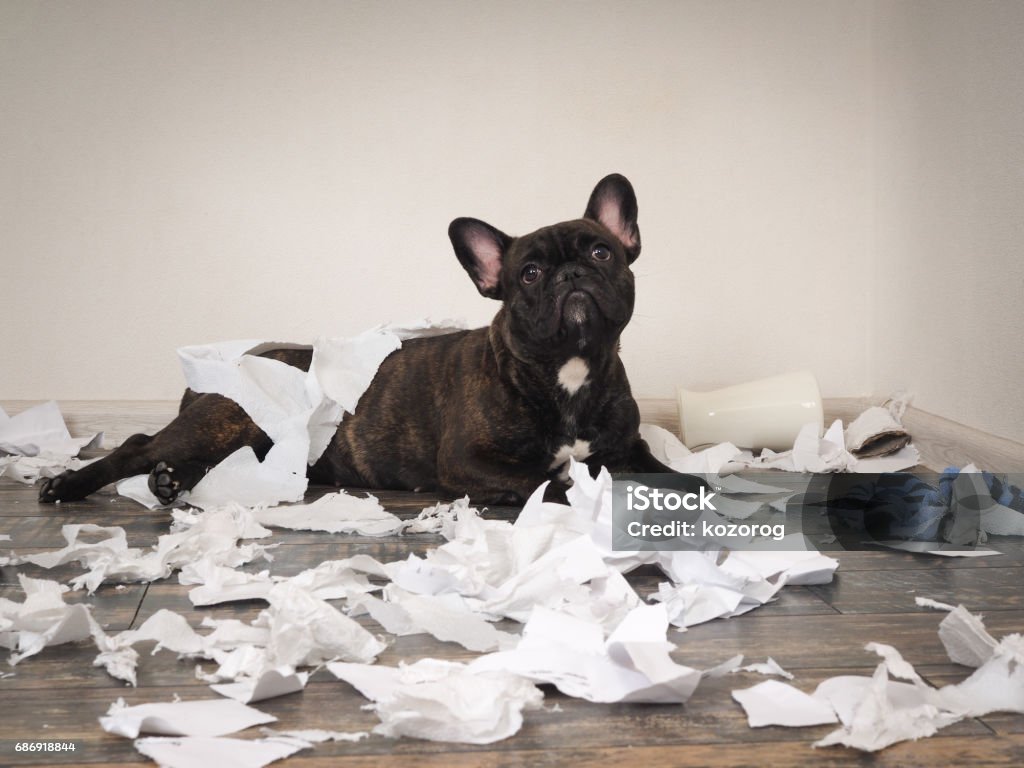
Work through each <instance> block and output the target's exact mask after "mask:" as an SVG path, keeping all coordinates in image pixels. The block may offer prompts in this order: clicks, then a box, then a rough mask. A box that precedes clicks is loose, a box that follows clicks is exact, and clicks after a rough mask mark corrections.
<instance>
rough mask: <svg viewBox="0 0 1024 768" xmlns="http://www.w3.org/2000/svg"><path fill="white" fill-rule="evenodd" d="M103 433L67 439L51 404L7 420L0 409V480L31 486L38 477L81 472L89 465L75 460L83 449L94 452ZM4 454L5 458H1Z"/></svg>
mask: <svg viewBox="0 0 1024 768" xmlns="http://www.w3.org/2000/svg"><path fill="white" fill-rule="evenodd" d="M102 442H103V433H102V432H100V433H97V434H95V435H92V436H90V437H71V433H70V432H68V428H67V425H66V424H65V423H64V417H63V416H62V415H61V412H60V407H59V406H58V405H57V403H56V402H54V401H53V400H51V401H49V402H46V403H41V404H39V405H35V406H32V407H31V408H26V409H25V410H24V411H22V412H21V413H19V414H17V415H15V416H8V415H7V414H6V413H5V412H4V409H3V408H0V478H3V477H7V478H10V479H11V480H14V481H15V482H19V483H25V484H26V485H32V484H33V483H34V482H36V480H38V479H39V478H40V477H56V476H57V475H59V474H60V473H61V472H63V471H64V470H66V469H81V468H82V467H84V466H85V465H86V464H89V463H90V461H94V460H90V461H83V460H81V459H77V458H75V457H76V456H77V455H78V452H79V451H81V450H82V449H83V448H98V447H99V446H100V444H101V443H102ZM5 454H7V455H5Z"/></svg>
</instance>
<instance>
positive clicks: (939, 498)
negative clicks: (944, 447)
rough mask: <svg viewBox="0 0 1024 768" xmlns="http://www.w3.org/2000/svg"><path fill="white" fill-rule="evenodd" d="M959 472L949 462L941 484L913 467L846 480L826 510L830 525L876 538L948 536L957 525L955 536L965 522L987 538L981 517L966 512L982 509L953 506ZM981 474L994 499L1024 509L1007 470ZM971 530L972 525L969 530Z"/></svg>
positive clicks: (1022, 493)
mask: <svg viewBox="0 0 1024 768" xmlns="http://www.w3.org/2000/svg"><path fill="white" fill-rule="evenodd" d="M959 474H960V469H959V468H958V467H947V468H946V469H945V470H943V472H942V474H941V475H940V476H939V480H938V484H937V485H931V484H929V483H926V482H925V481H924V480H922V479H921V478H920V477H918V476H917V475H914V474H911V473H909V472H889V473H886V474H881V475H875V476H870V477H869V476H865V478H864V482H861V483H856V482H855V483H854V484H852V485H851V484H849V483H848V482H844V483H842V485H840V486H838V487H839V488H840V489H841V493H838V494H837V495H836V496H830V498H829V500H828V502H827V508H828V511H827V514H828V516H829V520H830V522H831V523H832V525H833V526H837V527H838V528H839V529H841V530H836V529H835V528H834V529H833V530H834V532H835V533H837V534H839V533H842V532H852V531H863V532H867V533H868V534H869V535H870V536H871V537H872V538H874V539H875V540H878V541H883V540H887V539H903V540H908V541H931V542H943V541H950V540H951V539H950V533H951V532H952V531H953V530H954V529H955V528H957V529H959V530H958V531H957V534H956V536H960V535H963V527H964V525H965V524H966V525H967V526H972V525H977V526H978V531H977V534H978V538H979V539H981V540H983V536H982V533H981V530H980V517H978V518H977V521H976V522H973V523H972V522H971V520H970V518H969V517H966V518H965V517H963V515H965V514H966V515H978V510H977V509H966V508H965V509H960V508H957V509H954V508H953V504H952V501H953V483H954V482H955V481H956V478H957V477H958V476H959ZM982 477H983V478H984V481H985V485H986V487H987V488H988V491H989V493H991V495H992V498H993V500H995V501H996V502H997V503H999V504H1002V505H1004V506H1006V507H1009V508H1010V509H1013V510H1016V511H1017V512H1020V513H1021V514H1024V491H1022V490H1021V489H1020V488H1019V487H1017V486H1015V485H1013V484H1011V483H1010V481H1009V479H1008V478H1007V477H1006V476H1005V475H996V474H993V473H991V472H983V473H982ZM958 506H961V507H962V506H963V505H958ZM958 516H960V517H959V520H958V524H957V525H954V521H957V517H958ZM969 531H970V528H969V527H968V535H969ZM954 538H955V536H954ZM956 543H961V542H959V541H958V542H956Z"/></svg>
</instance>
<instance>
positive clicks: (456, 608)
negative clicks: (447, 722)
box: [349, 584, 519, 653]
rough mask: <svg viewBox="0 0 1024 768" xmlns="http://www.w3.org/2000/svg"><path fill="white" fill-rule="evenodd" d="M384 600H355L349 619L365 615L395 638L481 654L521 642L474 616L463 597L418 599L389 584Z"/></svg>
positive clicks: (366, 596)
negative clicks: (420, 638) (419, 637)
mask: <svg viewBox="0 0 1024 768" xmlns="http://www.w3.org/2000/svg"><path fill="white" fill-rule="evenodd" d="M384 596H385V597H386V598H387V602H385V601H384V600H380V599H378V598H376V597H373V596H372V595H368V594H367V595H363V596H361V597H359V598H356V599H354V600H352V606H353V609H352V611H350V613H349V615H350V616H357V615H359V614H360V613H361V612H363V611H365V612H366V613H368V614H369V615H370V616H371V617H372V618H373V619H374V621H376V622H377V623H378V624H380V625H381V626H382V627H384V629H385V630H387V631H388V632H390V633H392V634H394V635H399V636H402V635H416V634H421V633H427V634H429V635H432V636H433V637H435V638H437V639H438V640H441V641H442V642H453V643H458V644H459V645H461V646H462V647H463V648H466V649H468V650H470V651H477V652H481V653H482V652H486V651H493V650H497V649H498V648H509V647H512V646H513V645H515V644H516V643H517V642H518V641H519V636H518V635H513V634H510V633H508V632H502V631H501V630H499V629H496V628H495V627H494V625H493V624H491V623H489V622H488V621H486V620H485V619H484V618H483V617H482V616H481V615H480V614H479V613H477V612H474V611H473V610H472V609H471V608H470V607H469V605H468V604H467V603H466V601H465V600H464V599H463V598H462V597H461V596H460V595H457V594H452V593H447V594H442V595H417V594H413V593H411V592H406V591H405V590H403V589H401V588H399V587H396V586H395V585H394V584H389V585H388V586H387V587H385V589H384Z"/></svg>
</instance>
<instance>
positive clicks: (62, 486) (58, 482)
mask: <svg viewBox="0 0 1024 768" xmlns="http://www.w3.org/2000/svg"><path fill="white" fill-rule="evenodd" d="M76 474H77V472H76V471H75V470H73V469H69V470H67V471H66V472H62V473H61V474H59V475H57V476H56V477H51V478H50V479H49V480H47V481H46V482H44V483H43V484H42V485H41V486H40V488H39V501H40V502H42V503H43V504H55V503H56V502H58V501H78V500H79V499H84V498H85V497H86V496H88V495H89V493H88V491H86V492H85V493H82V492H81V489H80V488H76V485H77V484H76V483H75V481H74V477H75V475H76Z"/></svg>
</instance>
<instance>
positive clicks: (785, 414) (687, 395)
mask: <svg viewBox="0 0 1024 768" xmlns="http://www.w3.org/2000/svg"><path fill="white" fill-rule="evenodd" d="M679 421H680V425H681V427H682V433H683V434H682V438H683V442H684V443H685V444H686V445H687V447H689V448H694V447H696V446H699V445H707V444H714V443H725V442H728V443H732V444H734V445H736V446H739V447H740V448H771V449H772V450H773V451H783V450H788V449H790V448H792V447H793V440H795V439H796V436H797V433H798V432H799V431H800V429H801V428H802V427H803V426H804V425H805V424H808V423H810V422H814V423H815V424H817V425H818V434H819V435H820V434H821V431H822V429H823V427H824V413H823V411H822V406H821V392H820V391H819V389H818V382H817V380H816V379H815V378H814V375H813V374H812V373H810V372H809V371H797V372H795V373H784V374H782V375H781V376H770V377H769V378H767V379H758V380H757V381H748V382H746V383H745V384H736V385H735V386H732V387H723V388H722V389H716V390H713V391H711V392H693V391H691V390H688V389H682V388H680V389H679Z"/></svg>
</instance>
